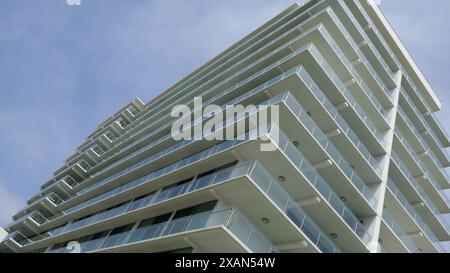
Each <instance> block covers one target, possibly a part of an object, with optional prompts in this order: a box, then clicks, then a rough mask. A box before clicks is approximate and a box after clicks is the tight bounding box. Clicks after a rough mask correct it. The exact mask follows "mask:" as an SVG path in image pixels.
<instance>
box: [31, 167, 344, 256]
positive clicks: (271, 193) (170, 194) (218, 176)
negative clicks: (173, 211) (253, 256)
mask: <svg viewBox="0 0 450 273" xmlns="http://www.w3.org/2000/svg"><path fill="white" fill-rule="evenodd" d="M244 176H248V177H249V178H250V179H251V180H252V181H253V182H254V183H256V184H257V185H258V186H259V187H260V189H262V190H263V191H264V192H265V193H266V194H267V196H268V197H269V198H270V199H271V200H272V201H274V203H275V204H276V205H277V206H278V208H279V209H280V210H281V211H282V212H283V213H284V214H285V215H286V216H287V217H288V218H289V219H291V220H292V221H293V222H294V224H295V225H297V226H298V227H299V228H300V229H301V230H302V231H303V232H304V233H305V234H306V235H307V236H308V237H309V238H310V240H311V241H312V242H313V244H315V245H316V246H317V247H318V248H319V249H320V250H321V251H323V252H339V250H338V248H337V247H336V246H334V244H333V242H332V241H331V240H330V239H329V238H328V237H327V236H326V235H325V233H324V232H322V231H321V229H320V228H319V227H318V226H317V225H316V224H315V223H314V222H313V221H312V220H311V219H310V218H309V217H308V216H307V215H306V213H305V212H304V211H303V210H302V209H301V208H300V207H299V206H298V204H297V203H296V202H295V201H294V200H293V199H292V198H291V197H290V196H289V194H288V193H287V192H286V191H285V190H284V189H283V188H282V187H281V186H280V185H279V184H278V182H276V180H275V179H273V178H272V176H271V175H270V174H269V173H268V172H267V171H266V170H265V169H264V168H263V167H262V165H260V164H259V163H258V162H257V161H249V162H245V163H243V164H240V165H238V166H234V167H230V168H227V169H224V170H221V171H217V172H215V173H212V174H209V175H207V176H204V177H201V178H198V179H194V180H193V181H191V182H189V183H186V184H183V185H179V186H176V187H173V188H168V189H166V190H163V191H158V192H156V193H155V194H151V195H148V196H146V197H144V198H142V199H137V200H135V201H132V202H128V203H126V204H123V205H121V206H119V207H116V208H114V209H111V210H107V211H105V212H101V213H99V214H95V215H93V216H90V217H88V218H84V219H82V220H80V221H75V222H73V223H69V224H68V225H66V226H63V227H59V228H57V229H54V230H53V231H50V232H49V233H50V234H51V235H52V236H57V235H60V234H63V233H68V232H71V231H73V230H77V229H80V228H83V227H86V226H89V225H93V224H95V223H99V222H101V221H104V220H107V219H111V218H114V217H118V216H120V215H125V214H127V213H129V212H131V211H135V210H138V209H142V208H144V207H149V206H153V205H155V204H157V203H161V202H164V201H167V200H169V199H173V198H176V197H179V196H182V195H185V194H189V193H191V192H193V191H197V190H200V189H204V188H206V187H210V186H213V185H217V184H221V183H226V182H228V181H231V180H234V179H237V178H240V177H244ZM31 241H33V240H31Z"/></svg>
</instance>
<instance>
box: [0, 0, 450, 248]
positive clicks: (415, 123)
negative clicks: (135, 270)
mask: <svg viewBox="0 0 450 273" xmlns="http://www.w3.org/2000/svg"><path fill="white" fill-rule="evenodd" d="M199 96H201V97H202V99H203V101H204V103H207V104H216V105H222V106H224V105H235V104H241V105H266V106H275V105H276V106H277V109H278V110H279V120H278V122H277V123H275V122H271V123H270V128H269V129H268V130H267V131H266V132H264V133H261V132H260V130H258V128H257V127H255V126H254V124H253V125H252V123H251V122H250V119H251V118H252V117H253V116H254V115H257V114H258V113H259V112H258V110H257V111H256V112H251V111H244V112H242V113H238V114H237V115H232V116H226V115H225V117H224V122H223V126H221V127H217V128H215V129H214V132H215V133H218V132H224V131H225V130H227V129H228V128H234V127H235V125H236V124H237V123H238V122H239V121H244V122H246V123H245V124H246V126H247V127H246V132H245V134H244V137H243V138H239V137H238V135H235V139H227V140H222V141H221V140H217V139H216V140H205V139H193V140H182V141H177V140H175V139H174V138H173V136H172V134H171V126H172V124H173V122H174V120H176V118H174V117H172V116H171V110H172V109H173V107H174V106H175V105H179V104H184V105H188V106H191V105H192V104H193V99H194V97H199ZM440 109H441V103H440V101H439V99H438V98H437V97H436V95H435V93H434V91H433V90H432V89H431V87H430V85H429V84H428V83H427V81H426V79H425V78H424V77H423V75H422V74H421V72H420V71H419V70H418V68H417V66H416V65H415V64H414V61H413V60H412V59H411V57H410V56H409V55H408V53H407V51H406V49H405V48H404V46H403V45H402V43H401V42H400V41H399V39H398V37H397V36H396V34H395V33H394V31H393V30H392V29H391V27H390V26H389V24H388V22H387V21H386V19H385V17H384V16H383V15H382V14H381V11H380V10H379V8H378V7H377V6H376V5H373V4H372V3H371V2H370V1H366V0H320V1H317V0H313V1H310V2H308V3H307V4H304V5H302V6H300V5H297V4H294V5H292V6H290V7H289V8H287V9H286V10H285V11H283V12H282V13H280V14H279V15H277V16H276V17H274V18H273V19H271V20H270V21H269V22H267V23H266V24H264V25H263V26H261V27H260V28H258V29H257V30H255V31H254V32H252V33H251V34H249V35H248V36H246V37H245V38H243V39H242V40H240V41H239V42H237V43H236V44H234V45H233V46H231V47H230V48H228V49H227V50H226V51H224V52H223V53H221V54H220V55H218V56H217V57H215V58H214V59H212V60H211V61H209V62H208V63H207V64H205V65H204V66H202V67H200V68H199V69H197V70H196V71H194V72H193V73H191V74H190V75H188V76H187V77H185V78H184V79H182V80H181V81H179V82H178V83H176V84H175V85H174V86H172V87H171V88H169V89H168V90H166V91H165V92H164V93H162V94H161V95H160V96H158V97H156V98H155V99H153V100H152V101H150V102H148V103H146V104H145V103H143V102H142V101H141V100H139V99H136V100H134V101H133V102H131V103H130V104H128V105H127V106H126V107H124V108H123V109H121V110H120V111H118V112H117V113H116V114H114V115H113V116H111V117H110V118H109V119H108V120H106V121H105V122H103V123H102V124H100V125H99V126H98V128H97V129H96V130H95V131H94V132H93V133H92V134H91V135H89V137H88V138H87V140H86V142H85V143H83V144H82V145H81V146H80V147H78V148H77V149H76V152H75V154H74V155H73V156H71V157H70V158H68V159H67V160H66V162H65V163H64V166H63V167H62V168H60V169H59V170H57V171H56V172H55V173H54V177H53V178H52V179H51V180H50V181H48V182H46V183H45V184H43V185H42V187H41V191H40V193H39V194H37V195H36V196H33V197H32V198H31V199H29V201H28V204H27V205H26V207H25V208H23V209H22V210H21V211H19V212H17V213H16V214H15V215H14V216H13V222H12V223H11V224H9V225H8V226H6V227H4V229H5V230H6V231H7V233H8V236H7V237H6V238H5V240H4V241H3V242H2V245H3V247H7V248H8V249H10V250H11V251H14V252H50V253H54V252H313V253H319V252H331V253H335V252H362V253H379V252H410V253H416V252H425V253H436V252H445V250H444V249H443V247H442V246H441V242H442V241H450V229H449V227H448V226H447V224H446V222H445V221H444V219H443V217H442V215H443V214H445V213H450V202H449V200H448V199H447V197H446V195H445V193H444V192H443V190H445V189H449V188H450V184H449V179H448V177H447V174H446V171H445V168H446V167H448V166H450V159H449V157H448V156H447V154H446V151H445V148H446V147H448V146H450V142H449V139H448V137H447V135H446V133H445V132H444V130H443V128H442V127H441V125H440V124H439V123H438V122H437V120H436V118H435V117H434V116H433V113H434V112H436V111H439V110H440ZM204 120H208V117H200V119H199V120H198V119H194V120H192V124H195V123H196V122H199V121H204ZM251 133H255V134H256V135H257V136H260V138H250V137H245V136H249V135H250V134H251ZM263 136H264V138H262V137H263ZM263 143H266V144H267V143H272V144H273V145H274V147H276V149H274V150H272V151H261V149H260V147H261V144H263Z"/></svg>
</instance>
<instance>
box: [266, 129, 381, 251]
mask: <svg viewBox="0 0 450 273" xmlns="http://www.w3.org/2000/svg"><path fill="white" fill-rule="evenodd" d="M273 126H275V125H273ZM278 135H279V140H278V143H279V144H278V147H279V148H278V149H279V151H280V152H282V153H283V154H284V155H285V156H286V157H287V158H288V159H289V160H290V161H291V163H292V165H293V166H295V168H296V169H297V171H298V172H299V173H301V174H302V175H304V176H305V177H306V178H307V180H308V181H309V183H310V184H311V185H312V186H313V187H314V188H315V189H316V190H317V191H318V192H319V193H320V194H321V195H322V198H323V199H324V200H325V201H327V202H328V203H329V204H330V206H331V207H332V208H333V209H334V210H335V212H336V213H337V214H338V215H339V216H340V217H341V218H342V219H343V221H344V222H345V223H346V224H347V225H348V226H349V227H350V229H351V230H352V231H353V232H355V234H356V235H357V236H358V237H359V238H360V239H361V240H362V241H363V242H364V243H366V244H367V243H368V242H369V241H370V239H371V236H370V234H369V233H368V232H367V230H366V229H365V227H364V226H363V225H362V224H361V223H360V221H359V219H358V217H356V216H355V215H354V214H353V212H352V211H351V210H350V209H349V208H348V207H347V206H346V205H345V204H344V202H342V200H341V199H340V198H339V196H338V195H337V194H336V193H335V192H334V191H333V190H332V189H331V187H330V186H329V185H328V184H327V183H326V182H325V180H324V179H323V178H322V176H320V174H319V173H318V172H317V170H316V169H315V168H314V167H313V166H312V165H311V163H310V162H309V161H308V160H307V159H306V158H305V157H304V156H303V155H302V153H301V152H300V151H299V150H298V149H297V147H295V146H294V144H292V143H291V142H290V141H289V139H288V138H287V136H286V135H285V134H284V133H283V132H281V131H280V132H279V134H278ZM375 202H376V200H375Z"/></svg>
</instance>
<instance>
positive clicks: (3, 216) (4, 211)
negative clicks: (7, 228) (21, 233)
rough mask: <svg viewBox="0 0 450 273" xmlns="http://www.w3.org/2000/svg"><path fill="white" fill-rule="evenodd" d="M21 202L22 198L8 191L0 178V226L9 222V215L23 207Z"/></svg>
mask: <svg viewBox="0 0 450 273" xmlns="http://www.w3.org/2000/svg"><path fill="white" fill-rule="evenodd" d="M23 203H24V200H23V198H21V197H20V196H18V195H15V194H14V193H12V192H10V191H9V190H8V189H7V188H6V187H5V185H4V183H3V181H2V180H1V179H0V226H3V225H5V224H8V223H10V222H11V216H12V215H13V214H14V213H16V212H17V211H18V210H19V209H20V208H21V207H23V206H22V204H23Z"/></svg>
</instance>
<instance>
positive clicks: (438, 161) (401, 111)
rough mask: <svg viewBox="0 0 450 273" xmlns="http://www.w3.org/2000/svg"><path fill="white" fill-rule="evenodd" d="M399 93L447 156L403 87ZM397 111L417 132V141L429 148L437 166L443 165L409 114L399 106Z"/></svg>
mask: <svg viewBox="0 0 450 273" xmlns="http://www.w3.org/2000/svg"><path fill="white" fill-rule="evenodd" d="M400 93H401V94H402V95H403V98H405V100H406V102H407V103H408V105H409V106H410V108H411V109H412V110H413V112H414V114H416V117H417V118H418V119H419V120H420V121H421V124H422V126H423V127H424V128H425V129H426V131H427V132H429V133H430V134H431V138H432V139H433V141H434V142H435V143H436V145H437V146H438V148H440V149H441V151H442V153H443V154H444V156H445V157H447V158H448V155H447V153H446V150H445V147H444V146H443V144H442V143H441V142H440V141H439V139H438V138H437V136H436V133H435V132H434V131H433V130H432V129H431V128H430V126H429V125H428V123H427V121H426V120H425V118H424V117H423V115H422V114H421V113H420V111H419V109H417V106H416V105H415V104H414V102H412V101H411V98H410V97H409V96H408V94H406V91H405V90H404V89H403V87H402V88H401V89H400ZM399 111H400V113H402V114H403V115H404V116H405V119H406V122H407V123H408V125H409V127H410V128H411V129H412V130H413V131H416V132H417V134H416V135H417V137H418V138H419V141H420V142H421V143H422V144H423V145H424V147H428V148H429V149H428V150H430V151H429V152H428V153H430V156H432V157H433V159H434V160H435V162H436V163H437V164H438V166H440V167H444V166H443V164H442V162H441V161H440V160H439V159H438V158H437V156H436V154H435V153H434V152H433V151H432V150H431V147H430V144H429V143H428V142H427V141H425V139H424V138H423V137H422V135H421V134H420V132H419V129H418V128H417V126H416V125H414V123H413V122H412V121H411V119H410V118H409V116H408V115H406V113H405V111H404V110H403V109H401V108H399Z"/></svg>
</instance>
